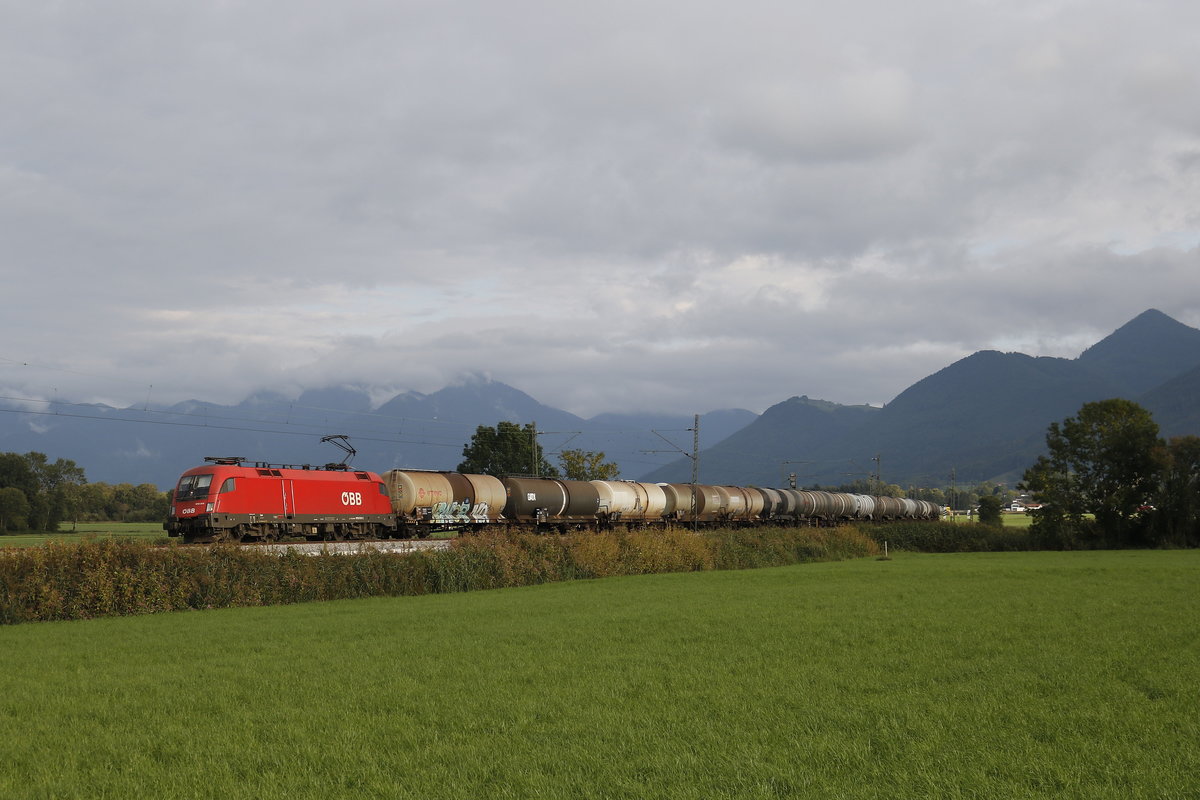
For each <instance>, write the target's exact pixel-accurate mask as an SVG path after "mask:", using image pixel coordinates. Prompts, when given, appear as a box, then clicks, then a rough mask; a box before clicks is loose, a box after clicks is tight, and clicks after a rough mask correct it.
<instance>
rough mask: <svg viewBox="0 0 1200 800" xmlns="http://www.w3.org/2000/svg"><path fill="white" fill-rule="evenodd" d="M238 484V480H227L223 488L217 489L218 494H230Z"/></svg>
mask: <svg viewBox="0 0 1200 800" xmlns="http://www.w3.org/2000/svg"><path fill="white" fill-rule="evenodd" d="M236 483H237V478H226V479H225V482H224V483H222V484H221V488H220V489H217V494H229V493H230V492H232V491H233V489H234V486H235V485H236Z"/></svg>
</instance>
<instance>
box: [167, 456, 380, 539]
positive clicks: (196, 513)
mask: <svg viewBox="0 0 1200 800" xmlns="http://www.w3.org/2000/svg"><path fill="white" fill-rule="evenodd" d="M243 460H244V459H242V458H206V459H205V461H206V462H209V463H207V464H206V465H205V466H202V467H194V468H192V469H189V470H188V471H187V472H185V473H183V476H182V477H181V478H180V479H179V484H178V485H177V486H176V488H175V496H174V499H173V500H172V506H171V517H170V519H169V520H168V522H167V524H166V526H165V527H166V529H167V533H168V534H169V535H171V536H182V537H183V540H184V541H185V542H218V541H272V540H276V539H282V538H292V537H304V538H314V539H334V540H341V539H377V538H386V537H388V536H390V535H392V534H393V533H394V532H395V529H396V517H395V515H394V514H393V513H392V503H391V500H390V499H389V498H388V493H387V487H386V486H385V485H384V482H383V480H382V479H381V478H380V477H379V475H377V474H375V473H374V472H364V471H361V470H354V469H350V468H349V467H346V466H345V465H344V464H330V465H327V466H325V467H312V466H309V465H307V464H305V465H301V466H288V465H273V464H261V463H259V464H254V465H253V466H245V465H243V463H242V462H243Z"/></svg>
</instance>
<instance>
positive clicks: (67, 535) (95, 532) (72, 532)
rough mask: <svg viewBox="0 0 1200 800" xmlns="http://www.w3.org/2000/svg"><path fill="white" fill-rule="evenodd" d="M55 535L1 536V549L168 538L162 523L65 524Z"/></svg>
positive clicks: (18, 534) (13, 534) (23, 534)
mask: <svg viewBox="0 0 1200 800" xmlns="http://www.w3.org/2000/svg"><path fill="white" fill-rule="evenodd" d="M61 528H62V529H61V530H59V531H57V532H55V533H10V534H5V535H0V547H36V546H37V545H40V544H45V543H46V542H50V541H54V542H76V541H81V540H83V539H84V538H85V537H88V536H95V537H97V538H101V539H102V538H106V537H110V536H111V537H116V538H122V539H147V540H151V541H153V540H157V539H163V538H166V535H167V532H166V531H165V530H163V526H162V523H161V522H80V523H79V524H78V525H74V526H73V525H72V524H71V523H69V522H66V523H63V524H62V526H61Z"/></svg>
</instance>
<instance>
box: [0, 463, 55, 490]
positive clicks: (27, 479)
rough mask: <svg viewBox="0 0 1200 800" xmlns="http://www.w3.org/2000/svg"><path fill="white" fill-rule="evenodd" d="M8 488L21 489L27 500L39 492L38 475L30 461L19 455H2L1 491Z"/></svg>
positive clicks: (0, 464)
mask: <svg viewBox="0 0 1200 800" xmlns="http://www.w3.org/2000/svg"><path fill="white" fill-rule="evenodd" d="M42 458H45V456H42ZM8 488H13V489H20V490H21V492H22V493H23V494H24V495H25V497H26V499H28V498H30V497H32V496H33V495H35V494H37V492H38V488H39V487H38V479H37V475H35V474H34V472H33V468H32V467H30V465H29V459H28V458H26V457H25V456H23V455H20V454H19V453H0V489H8Z"/></svg>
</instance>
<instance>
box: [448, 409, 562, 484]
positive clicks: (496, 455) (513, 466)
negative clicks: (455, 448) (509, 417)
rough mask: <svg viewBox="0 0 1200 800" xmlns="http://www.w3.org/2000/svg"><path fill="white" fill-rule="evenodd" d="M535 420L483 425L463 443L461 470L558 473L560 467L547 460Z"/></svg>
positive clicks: (538, 473) (486, 472)
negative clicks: (557, 467) (494, 425)
mask: <svg viewBox="0 0 1200 800" xmlns="http://www.w3.org/2000/svg"><path fill="white" fill-rule="evenodd" d="M536 440H537V437H536V435H535V429H534V427H533V425H532V424H528V425H525V426H524V427H522V426H521V425H518V424H517V423H515V422H499V423H497V424H496V427H494V428H490V427H488V426H487V425H480V426H479V427H478V428H476V429H475V433H474V434H472V436H471V441H470V442H468V443H467V444H466V445H464V446H463V460H462V462H461V463H459V465H458V471H459V472H468V473H477V474H484V475H530V474H536V475H539V476H541V477H544V478H545V477H551V478H553V477H557V476H558V470H557V469H555V468H554V465H553V464H551V463H550V462H549V461H547V460H546V457H545V455H544V454H543V453H542V446H541V445H540V444H538V442H537V441H536Z"/></svg>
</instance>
